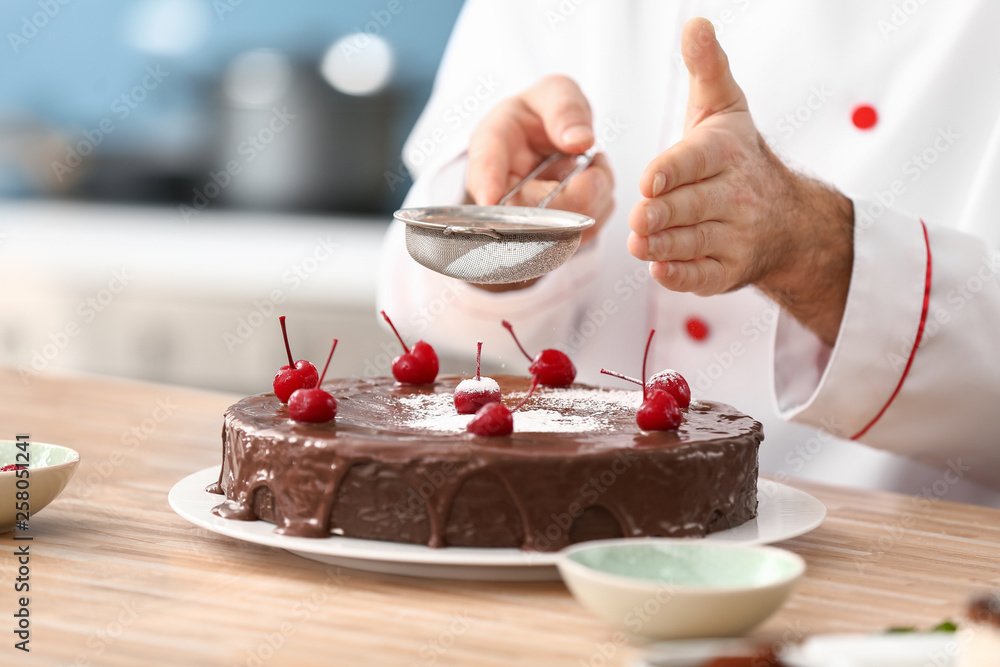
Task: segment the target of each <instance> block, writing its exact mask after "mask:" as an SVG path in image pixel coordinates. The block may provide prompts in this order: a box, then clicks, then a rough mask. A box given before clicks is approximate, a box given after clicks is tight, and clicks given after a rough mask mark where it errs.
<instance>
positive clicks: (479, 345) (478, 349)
mask: <svg viewBox="0 0 1000 667" xmlns="http://www.w3.org/2000/svg"><path fill="white" fill-rule="evenodd" d="M482 356H483V341H481V340H477V341H476V382H479V380H480V378H479V362H480V359H481V358H482Z"/></svg>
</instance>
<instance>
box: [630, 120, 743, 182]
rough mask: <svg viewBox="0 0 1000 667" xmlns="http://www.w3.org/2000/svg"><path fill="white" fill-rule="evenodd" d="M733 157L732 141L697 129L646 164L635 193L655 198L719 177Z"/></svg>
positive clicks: (717, 134)
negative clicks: (637, 191)
mask: <svg viewBox="0 0 1000 667" xmlns="http://www.w3.org/2000/svg"><path fill="white" fill-rule="evenodd" d="M732 155H733V148H732V140H731V139H728V138H726V137H724V136H723V135H721V134H719V133H716V132H713V131H712V130H707V129H703V128H699V130H698V131H696V132H694V133H692V134H691V135H689V136H688V137H685V138H684V139H682V140H680V141H678V142H677V143H676V144H674V145H673V146H671V147H670V148H668V149H667V150H665V151H663V152H662V153H660V154H659V155H657V156H656V157H655V158H653V159H652V160H650V162H649V164H648V165H646V169H645V170H644V171H643V172H642V176H640V177H639V193H640V194H641V195H642V196H643V197H657V196H659V195H661V194H663V193H664V192H669V191H670V190H673V189H674V188H678V187H680V186H682V185H687V184H689V183H697V182H698V181H703V180H705V179H706V178H711V177H712V176H715V175H717V174H719V173H720V172H721V171H722V170H723V169H725V167H726V165H727V164H728V163H729V161H730V160H731V158H732Z"/></svg>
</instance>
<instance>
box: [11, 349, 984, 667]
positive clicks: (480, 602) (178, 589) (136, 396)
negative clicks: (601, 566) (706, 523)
mask: <svg viewBox="0 0 1000 667" xmlns="http://www.w3.org/2000/svg"><path fill="white" fill-rule="evenodd" d="M237 398H239V397H236V396H231V395H226V394H219V393H208V392H204V391H197V390H192V389H184V388H177V387H169V386H162V385H153V384H142V383H135V382H126V381H121V380H114V379H106V378H95V377H88V376H59V375H56V374H54V373H52V372H46V373H44V374H43V375H42V376H41V377H39V378H37V379H32V380H31V381H30V382H27V383H25V382H23V381H22V380H21V378H20V377H19V376H18V374H17V373H15V372H13V371H12V370H11V369H6V370H4V369H0V427H2V428H0V431H2V432H0V438H6V439H12V438H13V437H14V435H15V434H16V433H29V434H30V435H31V437H32V439H33V440H35V441H38V442H53V443H58V444H63V445H67V446H70V447H73V448H74V449H76V450H78V451H79V452H80V453H81V455H82V458H83V462H82V464H81V465H80V468H79V470H78V471H77V473H76V476H75V477H74V478H73V480H72V481H71V482H70V485H69V486H68V487H67V488H66V490H65V491H63V493H62V495H61V496H60V497H59V498H58V499H57V500H56V501H55V502H54V503H53V504H52V505H50V506H49V507H47V508H46V509H45V510H44V511H42V512H41V513H40V514H39V515H38V516H37V517H34V518H32V520H31V522H30V530H29V532H30V534H31V535H33V536H34V540H33V541H32V542H31V574H30V576H31V601H30V610H31V633H32V634H31V642H30V647H31V653H30V654H29V655H28V656H27V660H25V659H24V658H25V657H26V656H25V654H23V653H21V652H20V651H17V650H15V649H14V648H13V643H14V638H13V634H12V629H13V627H14V626H13V619H12V613H13V612H14V610H15V609H16V607H15V605H16V604H17V602H16V596H15V593H14V591H13V578H14V577H15V576H16V570H17V563H16V562H15V557H14V556H13V552H14V548H15V544H23V542H22V543H15V542H14V541H13V540H12V534H10V533H8V534H7V535H4V536H2V537H0V543H2V548H3V551H2V554H0V559H2V571H0V590H2V594H0V618H3V619H6V620H5V621H0V637H2V638H3V640H2V645H0V664H4V665H7V664H19V665H81V666H84V665H128V666H129V667H133V666H135V665H172V664H183V665H190V666H200V665H251V666H255V665H256V666H259V665H314V664H315V665H326V664H354V665H370V666H373V667H374V666H376V665H377V666H382V665H423V666H428V667H429V666H430V665H497V666H500V665H503V666H506V665H512V664H539V665H573V666H579V665H603V664H623V663H627V662H628V660H629V659H630V658H632V657H635V656H636V655H637V654H638V651H637V649H636V648H635V647H633V646H630V645H628V644H627V643H624V642H622V641H620V637H619V636H617V635H615V633H614V630H613V629H612V628H610V627H609V626H607V625H605V624H604V623H603V622H602V621H600V620H599V619H597V618H595V617H592V616H591V615H590V614H589V613H588V612H587V611H586V610H585V609H583V608H582V607H580V606H579V605H578V604H577V603H576V602H575V601H574V600H573V598H572V597H571V596H570V595H569V593H568V592H567V590H566V588H565V587H564V586H563V585H562V584H561V583H558V582H554V583H518V584H510V583H478V582H458V581H437V580H422V579H412V578H405V577H397V576H386V575H375V574H367V573H363V572H358V571H353V570H347V569H338V568H336V567H332V566H328V565H323V564H321V563H317V562H313V561H309V560H305V559H303V558H299V557H297V556H294V555H292V554H289V553H287V552H284V551H280V550H277V549H272V548H268V547H263V546H257V545H253V544H249V543H245V542H241V541H237V540H234V539H230V538H227V537H222V536H218V535H216V534H214V533H211V532H209V531H207V530H204V529H201V528H197V527H195V526H193V525H191V524H190V523H188V522H187V521H185V520H183V519H181V518H180V517H179V516H177V515H176V514H175V513H174V512H173V511H172V510H171V509H170V507H169V506H168V505H167V492H168V491H169V490H170V488H171V486H173V484H174V483H175V482H177V480H179V479H181V478H183V477H185V476H187V475H188V474H190V473H192V472H194V471H196V470H200V469H202V468H205V467H208V466H210V465H213V464H216V463H218V461H219V459H220V451H221V443H220V439H219V432H220V428H221V423H222V412H223V410H224V409H225V408H226V407H227V406H228V405H229V404H231V403H232V402H234V401H235V400H237ZM794 486H797V487H799V488H802V489H805V490H807V491H809V492H810V493H812V494H813V495H815V496H816V497H818V498H819V499H820V500H822V501H823V502H824V503H825V504H826V506H827V508H828V509H829V517H828V518H827V520H826V523H825V524H824V525H823V526H822V527H821V528H820V529H818V530H816V531H814V532H812V533H810V534H808V535H805V536H803V537H800V538H797V539H793V540H789V541H787V542H785V543H783V544H782V546H784V547H786V548H788V549H791V550H792V551H795V552H797V553H799V554H801V555H802V556H803V557H804V558H805V559H806V561H807V562H808V572H807V575H806V578H805V580H804V581H803V583H802V585H801V586H800V587H799V588H798V590H797V592H796V593H795V595H794V597H792V599H791V600H790V601H789V603H788V604H787V605H786V606H785V607H784V608H783V609H782V610H781V611H780V612H779V613H778V614H776V615H775V616H774V617H772V618H771V619H770V620H769V621H768V622H767V623H766V624H765V626H763V627H762V628H761V629H760V630H758V634H760V635H761V636H766V637H774V638H778V639H780V638H781V637H782V636H785V637H787V638H791V637H801V636H803V635H805V634H809V633H816V632H835V631H861V632H868V631H877V630H880V629H883V628H885V627H888V626H892V625H917V626H921V627H927V626H930V625H933V624H936V623H938V622H939V621H941V620H942V619H944V618H949V617H957V616H959V615H960V614H961V613H962V609H963V607H964V605H965V602H966V600H967V598H968V597H969V595H970V594H971V593H973V592H975V591H978V590H982V589H984V588H1000V511H997V510H992V509H986V508H981V507H975V506H970V505H961V504H955V503H947V502H939V501H918V500H917V499H914V498H911V497H907V496H900V495H895V494H889V493H875V492H871V491H859V490H849V489H841V488H832V487H826V486H819V485H815V484H807V483H799V482H795V483H794ZM605 654H607V657H605Z"/></svg>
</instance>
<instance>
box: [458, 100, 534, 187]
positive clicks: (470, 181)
mask: <svg viewBox="0 0 1000 667" xmlns="http://www.w3.org/2000/svg"><path fill="white" fill-rule="evenodd" d="M508 106H509V105H507V104H501V106H500V107H498V108H497V109H495V110H494V111H492V112H490V113H489V114H488V115H487V116H486V118H484V119H483V121H482V123H480V125H479V127H477V128H476V130H475V131H474V132H473V133H472V136H471V137H470V138H469V166H468V168H467V169H466V176H465V188H466V190H468V192H469V194H470V195H472V198H473V199H474V200H475V202H476V203H477V204H479V205H481V206H488V205H492V204H496V203H497V202H498V201H500V198H501V197H502V196H503V195H504V193H505V192H506V191H507V181H508V178H509V177H510V173H511V169H512V165H511V162H512V159H513V156H512V153H513V152H514V151H515V150H517V147H518V144H521V145H522V146H523V145H524V143H525V142H524V139H523V135H520V141H518V139H519V134H518V132H517V128H516V127H515V126H514V125H515V123H514V121H513V120H512V117H511V116H510V115H508V114H509V109H507V108H506V107H508Z"/></svg>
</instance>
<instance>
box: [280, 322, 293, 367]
mask: <svg viewBox="0 0 1000 667" xmlns="http://www.w3.org/2000/svg"><path fill="white" fill-rule="evenodd" d="M278 321H279V322H281V337H282V338H284V339H285V353H286V354H287V355H288V366H289V367H290V368H295V362H294V361H292V348H290V347H288V332H287V331H286V330H285V316H284V315H282V316H281V317H279V318H278Z"/></svg>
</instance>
